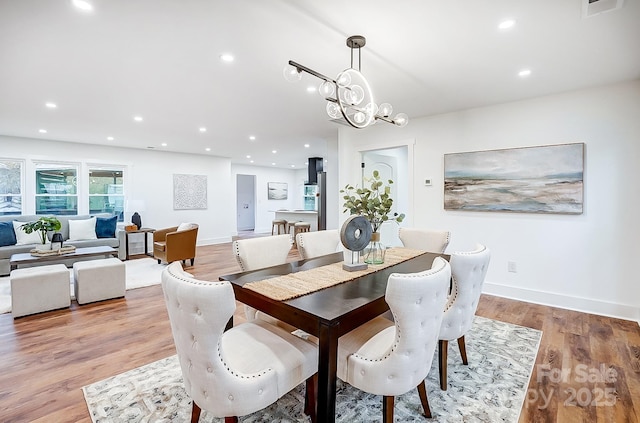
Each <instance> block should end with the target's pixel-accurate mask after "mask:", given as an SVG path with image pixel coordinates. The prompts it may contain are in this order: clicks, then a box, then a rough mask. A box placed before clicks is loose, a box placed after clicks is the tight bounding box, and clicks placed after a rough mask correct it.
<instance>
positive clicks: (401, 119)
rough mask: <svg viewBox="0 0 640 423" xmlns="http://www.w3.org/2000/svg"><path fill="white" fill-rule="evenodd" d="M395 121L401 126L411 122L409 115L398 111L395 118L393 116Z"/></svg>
mask: <svg viewBox="0 0 640 423" xmlns="http://www.w3.org/2000/svg"><path fill="white" fill-rule="evenodd" d="M393 122H394V123H395V124H396V125H398V126H399V127H401V128H402V127H403V126H407V123H409V116H407V114H406V113H398V114H397V115H396V117H395V118H393Z"/></svg>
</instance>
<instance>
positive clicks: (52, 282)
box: [9, 264, 71, 318]
mask: <svg viewBox="0 0 640 423" xmlns="http://www.w3.org/2000/svg"><path fill="white" fill-rule="evenodd" d="M9 278H10V279H11V314H13V317H14V318H16V317H20V316H26V315H28V314H34V313H41V312H43V311H49V310H55V309H58V308H65V307H69V306H70V305H71V295H70V292H69V291H70V289H69V284H70V280H69V269H67V267H66V266H65V265H64V264H52V265H48V266H38V267H28V268H26V269H16V270H12V271H11V275H10V276H9Z"/></svg>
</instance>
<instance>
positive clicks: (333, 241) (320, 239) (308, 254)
mask: <svg viewBox="0 0 640 423" xmlns="http://www.w3.org/2000/svg"><path fill="white" fill-rule="evenodd" d="M296 245H297V246H298V253H299V254H300V257H302V259H308V258H313V257H319V256H324V255H327V254H331V253H335V252H337V251H340V246H341V245H342V244H341V243H340V232H339V231H338V230H337V229H328V230H325V231H313V232H300V233H299V234H297V235H296Z"/></svg>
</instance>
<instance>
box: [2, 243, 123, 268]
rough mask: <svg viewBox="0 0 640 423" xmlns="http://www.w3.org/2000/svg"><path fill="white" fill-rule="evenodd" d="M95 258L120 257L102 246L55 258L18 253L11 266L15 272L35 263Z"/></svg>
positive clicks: (12, 259)
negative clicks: (19, 268) (19, 267)
mask: <svg viewBox="0 0 640 423" xmlns="http://www.w3.org/2000/svg"><path fill="white" fill-rule="evenodd" d="M93 256H105V257H106V256H114V257H117V256H118V250H116V249H115V248H112V247H106V246H100V247H85V248H76V250H75V251H74V252H72V253H67V254H60V255H53V256H44V257H36V256H32V255H31V253H18V254H13V255H11V258H10V259H9V265H10V266H11V270H15V269H17V268H18V266H20V265H23V264H33V263H47V262H52V261H61V260H69V259H80V258H85V257H93Z"/></svg>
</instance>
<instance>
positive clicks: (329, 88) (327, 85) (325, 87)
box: [318, 81, 336, 98]
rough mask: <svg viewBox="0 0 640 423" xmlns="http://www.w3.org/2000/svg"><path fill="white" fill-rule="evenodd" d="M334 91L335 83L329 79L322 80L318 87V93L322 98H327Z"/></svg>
mask: <svg viewBox="0 0 640 423" xmlns="http://www.w3.org/2000/svg"><path fill="white" fill-rule="evenodd" d="M335 91H336V87H335V85H333V82H330V81H323V82H322V84H320V86H319V87H318V94H320V95H321V96H322V97H323V98H329V97H331V96H333V93H334V92H335Z"/></svg>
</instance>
